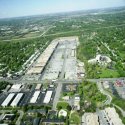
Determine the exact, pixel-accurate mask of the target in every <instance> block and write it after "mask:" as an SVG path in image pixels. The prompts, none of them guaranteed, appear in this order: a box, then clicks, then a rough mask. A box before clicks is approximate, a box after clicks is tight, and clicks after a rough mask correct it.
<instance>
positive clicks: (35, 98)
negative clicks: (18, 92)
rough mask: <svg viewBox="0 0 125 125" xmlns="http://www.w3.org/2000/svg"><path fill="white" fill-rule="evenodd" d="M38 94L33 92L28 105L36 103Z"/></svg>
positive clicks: (38, 92)
mask: <svg viewBox="0 0 125 125" xmlns="http://www.w3.org/2000/svg"><path fill="white" fill-rule="evenodd" d="M39 94H40V91H35V92H34V94H33V96H32V98H31V100H30V103H36V101H37V98H38V96H39Z"/></svg>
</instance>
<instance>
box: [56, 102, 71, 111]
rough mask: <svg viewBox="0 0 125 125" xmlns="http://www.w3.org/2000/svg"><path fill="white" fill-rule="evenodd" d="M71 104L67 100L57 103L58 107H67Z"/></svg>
mask: <svg viewBox="0 0 125 125" xmlns="http://www.w3.org/2000/svg"><path fill="white" fill-rule="evenodd" d="M68 105H69V104H68V103H67V102H63V101H62V102H58V104H57V106H56V107H57V109H67V106H68Z"/></svg>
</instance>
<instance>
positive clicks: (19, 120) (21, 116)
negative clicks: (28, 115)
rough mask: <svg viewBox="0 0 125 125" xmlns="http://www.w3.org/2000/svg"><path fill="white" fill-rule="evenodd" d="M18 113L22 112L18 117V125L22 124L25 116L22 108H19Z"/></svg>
mask: <svg viewBox="0 0 125 125" xmlns="http://www.w3.org/2000/svg"><path fill="white" fill-rule="evenodd" d="M18 113H19V114H20V116H19V117H18V119H17V121H16V125H20V123H21V119H22V118H23V115H24V112H23V111H21V110H18Z"/></svg>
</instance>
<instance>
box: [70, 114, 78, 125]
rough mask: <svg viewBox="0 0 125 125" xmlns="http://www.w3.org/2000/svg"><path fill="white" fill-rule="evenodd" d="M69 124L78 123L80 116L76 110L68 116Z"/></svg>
mask: <svg viewBox="0 0 125 125" xmlns="http://www.w3.org/2000/svg"><path fill="white" fill-rule="evenodd" d="M69 120H70V124H75V125H79V124H80V117H79V114H78V113H77V112H73V113H72V114H71V116H70V119H69Z"/></svg>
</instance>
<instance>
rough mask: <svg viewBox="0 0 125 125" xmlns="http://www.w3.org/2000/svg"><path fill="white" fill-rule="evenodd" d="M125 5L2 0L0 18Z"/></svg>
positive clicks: (107, 0)
mask: <svg viewBox="0 0 125 125" xmlns="http://www.w3.org/2000/svg"><path fill="white" fill-rule="evenodd" d="M119 6H125V0H0V18H8V17H19V16H28V15H39V14H47V13H57V12H68V11H77V10H88V9H98V8H109V7H119Z"/></svg>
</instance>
